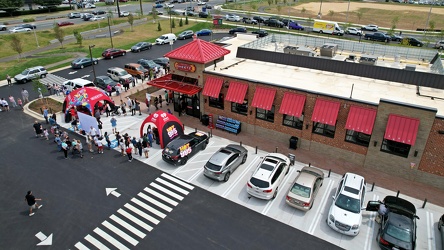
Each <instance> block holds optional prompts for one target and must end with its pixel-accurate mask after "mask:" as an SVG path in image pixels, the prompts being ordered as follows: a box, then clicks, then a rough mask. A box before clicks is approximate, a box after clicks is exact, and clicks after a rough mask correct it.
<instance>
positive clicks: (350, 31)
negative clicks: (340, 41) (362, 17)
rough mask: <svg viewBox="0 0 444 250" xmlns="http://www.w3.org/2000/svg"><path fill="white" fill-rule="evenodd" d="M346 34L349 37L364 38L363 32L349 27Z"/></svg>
mask: <svg viewBox="0 0 444 250" xmlns="http://www.w3.org/2000/svg"><path fill="white" fill-rule="evenodd" d="M345 33H346V34H349V35H355V36H362V30H361V29H358V28H353V27H348V28H347V29H346V30H345Z"/></svg>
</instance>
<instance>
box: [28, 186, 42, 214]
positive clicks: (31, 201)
mask: <svg viewBox="0 0 444 250" xmlns="http://www.w3.org/2000/svg"><path fill="white" fill-rule="evenodd" d="M41 200H42V199H40V198H35V197H34V195H32V191H31V190H29V191H28V192H27V193H26V196H25V201H26V202H27V203H28V206H29V216H33V215H34V212H32V209H36V208H37V209H40V208H42V207H43V205H39V204H37V202H36V201H41Z"/></svg>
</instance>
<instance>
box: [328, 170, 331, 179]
mask: <svg viewBox="0 0 444 250" xmlns="http://www.w3.org/2000/svg"><path fill="white" fill-rule="evenodd" d="M330 174H331V169H329V170H328V178H330Z"/></svg>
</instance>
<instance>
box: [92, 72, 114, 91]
mask: <svg viewBox="0 0 444 250" xmlns="http://www.w3.org/2000/svg"><path fill="white" fill-rule="evenodd" d="M94 85H96V87H99V88H101V89H103V90H107V87H108V85H110V86H111V89H112V91H113V92H114V91H116V89H115V87H116V85H117V82H115V81H114V80H113V79H111V77H109V76H96V79H94Z"/></svg>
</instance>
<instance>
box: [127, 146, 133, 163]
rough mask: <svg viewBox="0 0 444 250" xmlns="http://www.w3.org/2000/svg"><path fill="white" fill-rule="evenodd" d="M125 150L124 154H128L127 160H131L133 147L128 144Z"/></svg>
mask: <svg viewBox="0 0 444 250" xmlns="http://www.w3.org/2000/svg"><path fill="white" fill-rule="evenodd" d="M125 152H126V155H127V156H128V161H129V162H132V161H133V155H132V152H133V149H132V147H131V145H129V146H128V147H127V148H126V150H125Z"/></svg>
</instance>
